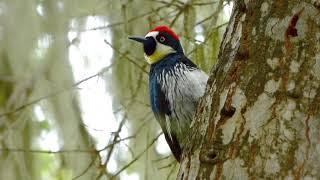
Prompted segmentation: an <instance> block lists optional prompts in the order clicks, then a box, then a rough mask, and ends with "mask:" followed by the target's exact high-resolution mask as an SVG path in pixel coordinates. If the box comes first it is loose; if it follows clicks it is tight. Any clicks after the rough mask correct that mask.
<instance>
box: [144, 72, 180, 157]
mask: <svg viewBox="0 0 320 180" xmlns="http://www.w3.org/2000/svg"><path fill="white" fill-rule="evenodd" d="M153 75H154V74H152V73H151V76H150V82H149V83H150V84H149V85H150V99H151V107H152V111H153V113H154V115H155V117H156V119H157V121H158V122H159V124H160V126H161V129H162V131H163V133H164V136H165V138H166V141H167V143H168V145H169V147H170V149H171V152H172V153H173V155H174V157H175V158H176V160H177V161H179V162H180V158H181V152H182V150H181V146H180V144H179V142H178V139H177V136H176V134H175V132H174V131H172V130H171V129H170V127H168V126H167V121H171V120H170V115H171V112H170V105H169V102H168V100H167V99H166V98H165V94H164V92H162V90H161V86H160V84H159V83H158V82H157V80H156V77H155V76H153Z"/></svg>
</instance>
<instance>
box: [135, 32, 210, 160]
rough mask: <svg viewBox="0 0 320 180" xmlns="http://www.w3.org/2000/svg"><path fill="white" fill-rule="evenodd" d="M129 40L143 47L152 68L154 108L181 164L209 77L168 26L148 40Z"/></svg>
mask: <svg viewBox="0 0 320 180" xmlns="http://www.w3.org/2000/svg"><path fill="white" fill-rule="evenodd" d="M129 39H132V40H135V41H137V42H140V43H142V44H143V49H144V56H145V59H146V60H147V61H148V63H149V64H150V65H151V68H150V73H149V93H150V100H151V108H152V111H153V113H154V115H155V117H156V119H157V121H158V122H159V124H160V126H161V129H162V131H163V133H164V136H165V138H166V141H167V143H168V144H169V147H170V149H171V151H172V153H173V155H174V157H175V158H176V160H177V161H179V162H180V158H181V154H182V151H183V148H184V144H185V143H186V142H185V139H186V138H185V137H187V134H188V133H189V132H190V130H189V128H190V124H191V121H192V118H193V116H194V114H195V111H196V108H197V104H198V101H199V98H200V97H201V96H202V95H203V94H204V91H205V87H206V84H207V80H208V75H207V74H206V73H205V72H203V71H202V70H200V69H199V68H198V67H197V66H196V65H195V64H194V63H193V62H192V61H191V60H190V59H188V58H187V57H186V56H185V54H184V52H183V48H182V46H181V44H180V41H179V37H178V36H177V34H176V33H174V32H173V31H172V30H171V29H170V28H169V27H167V26H158V27H156V28H154V29H152V30H151V31H149V33H148V34H147V35H146V36H145V37H129Z"/></svg>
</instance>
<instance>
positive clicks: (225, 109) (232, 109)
mask: <svg viewBox="0 0 320 180" xmlns="http://www.w3.org/2000/svg"><path fill="white" fill-rule="evenodd" d="M235 112H236V108H235V107H232V106H230V107H227V106H224V107H223V108H222V109H221V114H223V115H226V116H228V117H232V116H233V114H234V113H235Z"/></svg>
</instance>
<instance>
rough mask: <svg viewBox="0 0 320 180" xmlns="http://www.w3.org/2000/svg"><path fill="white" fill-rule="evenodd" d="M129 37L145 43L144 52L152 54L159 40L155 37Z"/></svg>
mask: <svg viewBox="0 0 320 180" xmlns="http://www.w3.org/2000/svg"><path fill="white" fill-rule="evenodd" d="M129 39H131V40H134V41H137V42H139V43H142V44H143V50H144V52H145V53H146V54H147V55H148V56H150V55H151V54H153V53H154V51H155V50H156V46H157V42H156V41H155V40H154V38H153V37H147V38H145V37H129Z"/></svg>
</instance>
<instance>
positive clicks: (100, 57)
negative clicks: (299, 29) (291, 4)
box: [0, 0, 233, 180]
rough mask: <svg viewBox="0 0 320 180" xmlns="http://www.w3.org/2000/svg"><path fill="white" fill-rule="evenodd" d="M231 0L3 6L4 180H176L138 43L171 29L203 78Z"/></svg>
mask: <svg viewBox="0 0 320 180" xmlns="http://www.w3.org/2000/svg"><path fill="white" fill-rule="evenodd" d="M232 5H233V4H232V2H229V1H223V0H149V1H148V0H81V1H77V0H0V179H5V180H20V179H23V180H65V179H67V180H68V179H84V180H88V179H89V180H90V179H121V180H127V179H129V180H148V179H153V180H157V179H159V180H162V179H175V177H176V174H177V171H178V168H179V165H178V163H176V162H175V160H174V158H173V157H171V153H170V150H169V148H168V146H167V144H166V142H165V139H164V137H163V135H162V134H161V131H160V127H159V126H158V124H157V122H156V120H155V119H154V116H153V114H152V112H151V108H150V107H149V92H148V72H149V65H148V64H147V63H146V61H145V60H144V56H143V50H142V46H141V45H140V44H136V43H135V42H133V41H130V40H128V36H129V35H141V36H144V35H145V34H146V33H147V32H148V31H149V30H150V29H152V28H154V27H155V26H157V25H168V26H170V27H172V28H173V29H174V30H175V31H176V33H177V34H178V35H180V37H181V38H180V39H181V41H182V44H183V47H184V50H185V53H186V54H187V56H188V57H189V58H190V59H192V60H193V61H194V62H195V63H196V64H198V65H199V66H200V67H201V68H202V69H203V70H205V71H206V72H208V73H209V71H210V70H211V68H212V67H213V66H214V64H215V62H216V58H217V53H218V51H219V44H220V40H221V39H222V36H223V33H224V31H225V28H226V25H227V22H228V19H229V17H230V15H231V11H232Z"/></svg>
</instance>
